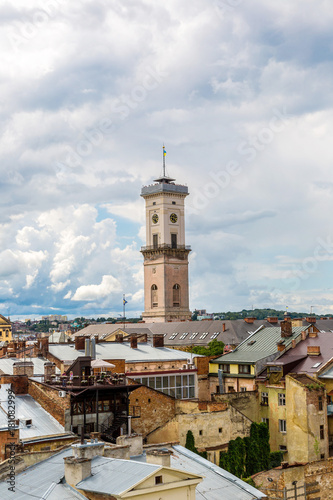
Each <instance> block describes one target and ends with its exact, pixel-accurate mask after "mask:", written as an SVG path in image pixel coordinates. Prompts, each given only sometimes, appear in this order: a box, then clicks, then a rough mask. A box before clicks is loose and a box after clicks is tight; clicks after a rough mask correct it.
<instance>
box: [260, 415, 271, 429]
mask: <svg viewBox="0 0 333 500" xmlns="http://www.w3.org/2000/svg"><path fill="white" fill-rule="evenodd" d="M261 421H262V423H264V424H267V427H268V428H269V418H265V417H263V418H262V419H261Z"/></svg>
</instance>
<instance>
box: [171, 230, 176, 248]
mask: <svg viewBox="0 0 333 500" xmlns="http://www.w3.org/2000/svg"><path fill="white" fill-rule="evenodd" d="M171 248H177V234H176V233H171Z"/></svg>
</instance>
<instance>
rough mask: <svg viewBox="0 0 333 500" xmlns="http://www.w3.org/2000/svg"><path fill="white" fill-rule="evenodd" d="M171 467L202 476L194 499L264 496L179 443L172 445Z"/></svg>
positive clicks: (242, 499) (251, 499)
mask: <svg viewBox="0 0 333 500" xmlns="http://www.w3.org/2000/svg"><path fill="white" fill-rule="evenodd" d="M172 448H173V449H174V450H175V453H174V454H173V455H171V467H174V468H175V469H179V470H183V471H184V470H185V471H187V472H191V473H193V474H198V475H201V476H204V479H203V481H202V482H201V483H199V484H198V486H197V487H196V494H195V498H196V500H221V498H223V500H254V499H257V498H266V495H264V493H262V492H261V491H259V490H257V489H256V488H253V487H252V486H250V485H249V484H247V483H244V481H242V480H241V479H239V478H238V477H236V476H234V475H233V474H230V472H227V471H226V470H224V469H221V467H218V466H217V465H215V464H213V463H212V462H209V460H206V459H205V458H202V457H200V456H199V455H197V454H196V453H193V452H192V451H190V450H188V449H186V448H184V447H183V446H180V445H174V446H173V447H172Z"/></svg>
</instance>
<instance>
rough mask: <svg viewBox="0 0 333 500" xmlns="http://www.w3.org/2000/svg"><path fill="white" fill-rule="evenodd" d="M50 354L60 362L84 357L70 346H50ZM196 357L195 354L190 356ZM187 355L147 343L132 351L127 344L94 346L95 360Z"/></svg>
mask: <svg viewBox="0 0 333 500" xmlns="http://www.w3.org/2000/svg"><path fill="white" fill-rule="evenodd" d="M49 351H50V353H51V354H52V355H53V356H55V357H57V358H58V359H60V360H74V359H76V358H77V357H78V356H84V350H77V349H75V348H74V346H73V345H72V347H71V346H70V345H64V344H62V345H61V344H59V345H56V344H51V345H49ZM192 356H193V357H197V356H198V355H197V354H192ZM188 357H189V354H188V353H187V352H184V351H177V350H176V349H168V348H167V347H153V346H152V345H150V344H147V343H141V342H139V343H138V348H137V349H133V348H131V346H130V345H129V343H126V342H124V343H118V342H100V343H98V344H96V359H105V360H108V359H125V360H126V362H130V363H131V362H135V361H176V360H187V359H188Z"/></svg>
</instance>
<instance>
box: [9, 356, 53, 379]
mask: <svg viewBox="0 0 333 500" xmlns="http://www.w3.org/2000/svg"><path fill="white" fill-rule="evenodd" d="M21 361H24V358H19V359H18V358H0V370H1V371H2V372H3V373H6V374H7V375H13V364H14V363H17V362H21ZM25 361H29V362H30V361H31V362H32V363H33V364H34V376H35V377H38V376H42V375H44V363H46V362H48V360H47V359H45V358H29V357H26V358H25ZM56 372H57V373H60V370H59V369H58V368H56Z"/></svg>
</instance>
